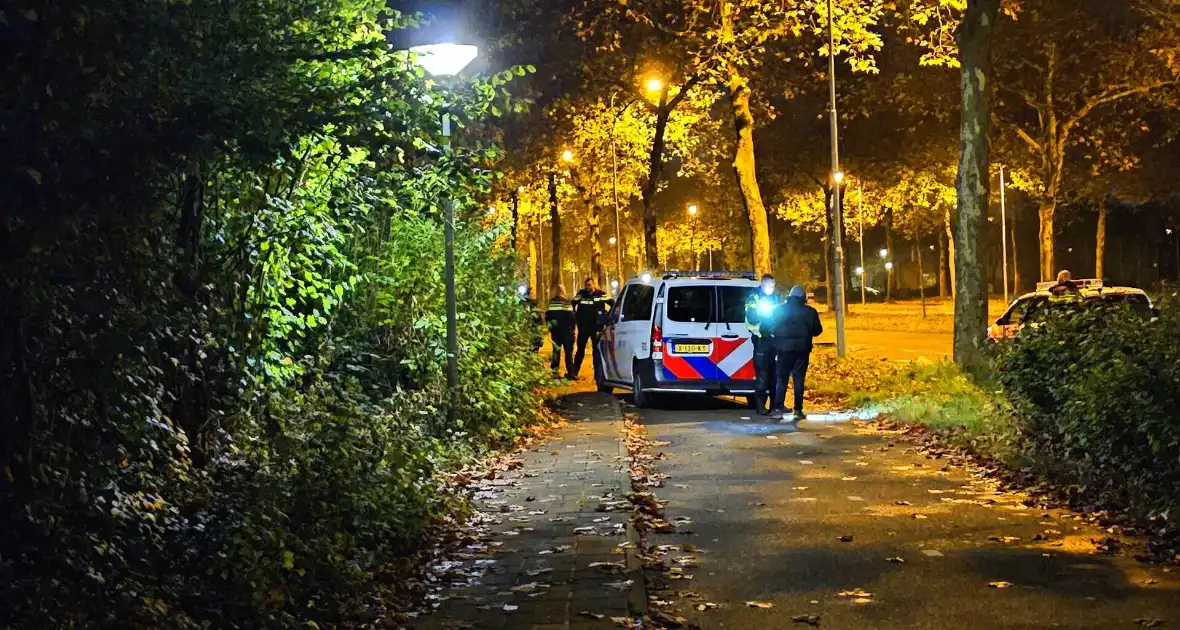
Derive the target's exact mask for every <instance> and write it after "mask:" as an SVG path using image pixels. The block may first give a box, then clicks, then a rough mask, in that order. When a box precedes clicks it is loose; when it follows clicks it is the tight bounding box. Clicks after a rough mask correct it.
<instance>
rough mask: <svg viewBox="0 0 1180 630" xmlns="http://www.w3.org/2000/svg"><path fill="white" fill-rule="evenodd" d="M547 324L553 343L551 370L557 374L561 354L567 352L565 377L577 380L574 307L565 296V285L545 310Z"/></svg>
mask: <svg viewBox="0 0 1180 630" xmlns="http://www.w3.org/2000/svg"><path fill="white" fill-rule="evenodd" d="M545 324H546V325H547V326H548V327H549V338H550V339H551V340H552V341H553V356H552V358H550V360H549V368H550V369H551V370H553V371H554V373H557V371H558V369H559V368H560V367H561V353H562V351H563V350H564V351H565V377H566V378H569V379H572V378H575V376H576V375H575V373H574V307H573V305H572V304H570V301H569V298H567V297H566V296H565V285H564V284H559V285H557V289H556V291H554V293H553V298H552V299H551V300H549V305H548V306H547V307H546V309H545Z"/></svg>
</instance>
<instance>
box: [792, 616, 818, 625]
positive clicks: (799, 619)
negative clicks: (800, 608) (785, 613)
mask: <svg viewBox="0 0 1180 630" xmlns="http://www.w3.org/2000/svg"><path fill="white" fill-rule="evenodd" d="M791 621H793V622H795V623H805V624H807V625H809V626H818V625H819V615H795V616H794V617H791Z"/></svg>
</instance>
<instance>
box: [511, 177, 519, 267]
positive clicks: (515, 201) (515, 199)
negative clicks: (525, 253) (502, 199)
mask: <svg viewBox="0 0 1180 630" xmlns="http://www.w3.org/2000/svg"><path fill="white" fill-rule="evenodd" d="M519 223H520V195H519V194H518V193H516V192H515V191H513V193H512V253H513V254H516V229H517V227H518V225H519Z"/></svg>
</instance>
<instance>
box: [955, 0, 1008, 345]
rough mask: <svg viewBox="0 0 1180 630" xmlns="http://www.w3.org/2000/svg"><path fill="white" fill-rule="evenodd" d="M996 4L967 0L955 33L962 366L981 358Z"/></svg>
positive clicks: (957, 339)
mask: <svg viewBox="0 0 1180 630" xmlns="http://www.w3.org/2000/svg"><path fill="white" fill-rule="evenodd" d="M999 10H1000V0H967V7H966V12H965V13H964V14H963V20H962V22H961V23H960V24H959V26H958V32H957V34H956V37H957V40H958V45H959V68H960V76H961V77H962V84H961V85H962V99H963V110H962V117H961V123H960V132H959V133H960V137H959V173H958V176H957V178H956V180H955V190H956V196H957V200H958V206H957V209H956V213H955V219H956V220H955V226H954V228H955V229H954V233H955V253H954V257H955V288H954V293H955V327H954V359H955V362H956V363H958V364H960V365H963V366H967V367H973V366H978V365H980V364H981V363H982V362H983V360H984V358H983V352H982V348H981V347H980V343H979V342H980V339H981V336H982V332H983V329H984V328H985V327H986V326H987V284H986V283H985V282H984V279H983V270H982V268H981V265H980V264H979V248H980V244H981V241H982V227H983V225H984V217H985V216H986V215H987V207H988V200H989V192H990V183H991V174H990V172H989V164H990V155H989V152H990V148H991V146H990V142H989V138H988V133H989V128H990V125H991V115H990V114H991V92H992V86H991V83H990V77H992V76H993V75H992V33H993V30H994V28H995V23H996V17H997V14H998V13H999Z"/></svg>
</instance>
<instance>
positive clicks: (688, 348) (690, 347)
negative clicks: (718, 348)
mask: <svg viewBox="0 0 1180 630" xmlns="http://www.w3.org/2000/svg"><path fill="white" fill-rule="evenodd" d="M676 354H709V344H707V343H678V344H676Z"/></svg>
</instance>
